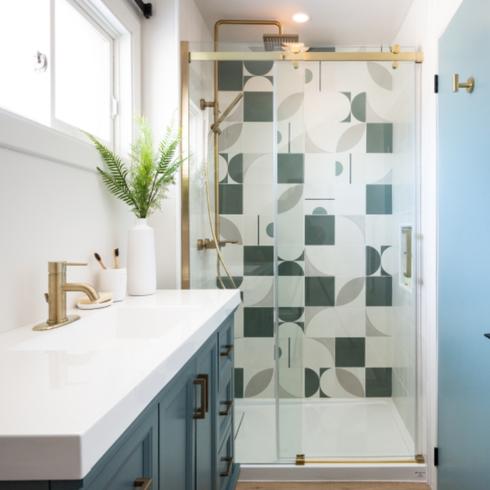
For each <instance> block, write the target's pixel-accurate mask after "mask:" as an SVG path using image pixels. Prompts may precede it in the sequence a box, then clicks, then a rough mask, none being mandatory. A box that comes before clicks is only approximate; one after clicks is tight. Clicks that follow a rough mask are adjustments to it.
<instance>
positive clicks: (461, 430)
mask: <svg viewBox="0 0 490 490" xmlns="http://www.w3.org/2000/svg"><path fill="white" fill-rule="evenodd" d="M489 47H490V2H489V1H488V0H464V1H463V3H462V5H461V7H460V8H459V10H458V12H457V13H456V15H455V17H454V18H453V20H452V22H451V24H450V25H449V27H448V29H447V31H446V32H445V34H444V35H443V36H442V38H441V40H440V43H439V80H440V93H439V203H438V205H439V268H438V291H439V293H438V295H439V300H438V325H439V436H438V437H439V456H440V457H439V472H438V474H439V476H438V478H439V490H488V489H489V488H490V339H488V338H486V337H485V336H484V334H486V333H490V287H489V282H490V55H489V52H488V48H489ZM455 73H458V74H459V75H460V81H461V82H465V81H466V80H467V79H468V78H469V77H470V76H473V77H474V78H475V80H476V84H475V89H474V92H473V93H468V92H467V91H466V89H465V88H460V89H459V91H458V92H453V89H452V78H453V75H454V74H455Z"/></svg>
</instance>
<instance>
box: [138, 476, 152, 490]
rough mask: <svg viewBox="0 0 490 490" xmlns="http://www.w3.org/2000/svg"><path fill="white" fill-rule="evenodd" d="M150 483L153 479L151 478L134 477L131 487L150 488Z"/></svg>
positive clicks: (148, 489) (143, 489) (145, 489)
mask: <svg viewBox="0 0 490 490" xmlns="http://www.w3.org/2000/svg"><path fill="white" fill-rule="evenodd" d="M152 485H153V480H152V479H151V478H136V480H134V484H133V487H134V488H139V489H141V490H150V488H151V486H152Z"/></svg>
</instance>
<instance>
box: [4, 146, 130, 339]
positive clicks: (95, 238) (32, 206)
mask: <svg viewBox="0 0 490 490" xmlns="http://www.w3.org/2000/svg"><path fill="white" fill-rule="evenodd" d="M0 222H1V223H2V231H1V235H0V236H1V239H0V257H1V259H0V264H1V266H0V267H1V278H2V279H1V281H0V331H6V330H10V329H12V328H16V327H20V326H22V325H26V324H30V323H35V322H41V321H44V320H45V319H47V305H46V302H45V300H44V296H43V294H44V292H46V291H47V279H48V267H47V262H48V261H49V260H71V261H87V262H90V266H89V267H88V268H79V267H77V268H73V270H71V271H70V272H69V275H68V279H69V280H73V281H76V280H79V281H88V282H90V283H92V284H94V281H95V274H96V272H97V270H98V266H97V265H96V264H95V260H94V259H93V253H94V252H95V251H99V252H100V253H101V254H102V255H103V256H104V257H105V258H106V261H109V258H110V253H111V250H112V249H113V248H114V247H120V248H121V253H122V257H123V258H124V256H125V253H124V252H125V238H126V230H127V226H128V214H127V211H126V210H125V209H124V208H123V207H122V206H120V205H119V204H118V203H116V201H115V200H114V199H113V198H111V197H109V196H108V193H107V191H106V189H105V188H103V186H102V184H101V182H100V178H99V177H98V175H97V174H96V173H95V172H94V171H90V170H85V169H82V168H79V167H73V166H68V165H63V164H60V163H55V162H52V161H49V160H46V159H42V158H38V157H35V156H30V155H26V154H23V153H19V152H16V151H11V150H7V149H2V148H0ZM76 297H77V294H69V295H68V298H69V304H70V305H73V301H74V298H76Z"/></svg>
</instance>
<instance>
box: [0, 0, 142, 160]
mask: <svg viewBox="0 0 490 490" xmlns="http://www.w3.org/2000/svg"><path fill="white" fill-rule="evenodd" d="M54 1H55V0H51V2H54ZM69 1H70V2H71V3H72V4H73V5H74V6H76V8H77V9H79V10H80V11H82V12H83V13H84V14H85V15H86V17H87V18H89V19H90V20H91V21H92V22H95V23H96V25H97V27H98V29H101V28H102V30H103V31H105V33H106V35H108V34H109V35H111V37H112V36H113V38H114V49H113V58H114V73H115V76H114V77H113V82H112V86H113V90H114V98H115V99H116V100H117V105H118V114H117V117H115V118H114V131H113V133H114V137H113V143H112V145H111V146H113V148H114V149H115V151H117V152H120V153H124V152H127V151H128V149H129V146H130V144H131V143H132V141H133V135H134V129H135V128H134V121H135V117H136V116H137V115H139V114H140V111H141V18H140V17H139V16H138V14H137V13H136V12H135V10H134V9H133V8H131V6H130V5H128V3H127V2H123V1H121V0H69ZM51 16H52V17H51V22H52V26H53V27H52V29H51V48H50V49H51V53H50V58H51V59H50V60H48V63H50V65H51V68H50V70H51V71H50V76H51V91H52V93H51V95H52V97H51V126H46V125H43V124H41V123H38V122H36V121H33V120H31V119H28V118H26V117H24V116H21V115H19V114H15V113H13V112H11V111H8V110H5V109H1V108H0V148H7V149H10V150H13V151H17V152H21V153H25V154H29V155H34V156H38V157H42V158H46V159H48V160H52V161H55V162H58V163H62V164H67V165H75V166H78V167H83V168H85V169H89V170H95V168H96V166H97V165H99V163H100V160H99V156H98V154H97V152H96V151H95V149H94V148H93V145H92V144H91V143H89V142H88V141H87V140H86V138H85V136H84V135H83V133H82V132H81V131H80V130H79V129H78V128H74V127H73V126H70V125H69V124H67V123H65V122H63V121H59V120H56V119H55V118H54V104H55V100H54V98H53V90H54V71H53V68H54V67H53V65H54V63H51V60H54V43H53V40H54V39H53V37H54V24H53V20H54V17H53V16H54V8H53V6H52V8H51Z"/></svg>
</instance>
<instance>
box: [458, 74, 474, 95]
mask: <svg viewBox="0 0 490 490" xmlns="http://www.w3.org/2000/svg"><path fill="white" fill-rule="evenodd" d="M460 88H465V89H466V91H467V92H468V93H469V94H471V93H473V90H475V79H474V78H473V77H470V78H468V80H466V82H460V81H459V73H455V74H454V75H453V92H459V89H460Z"/></svg>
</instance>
